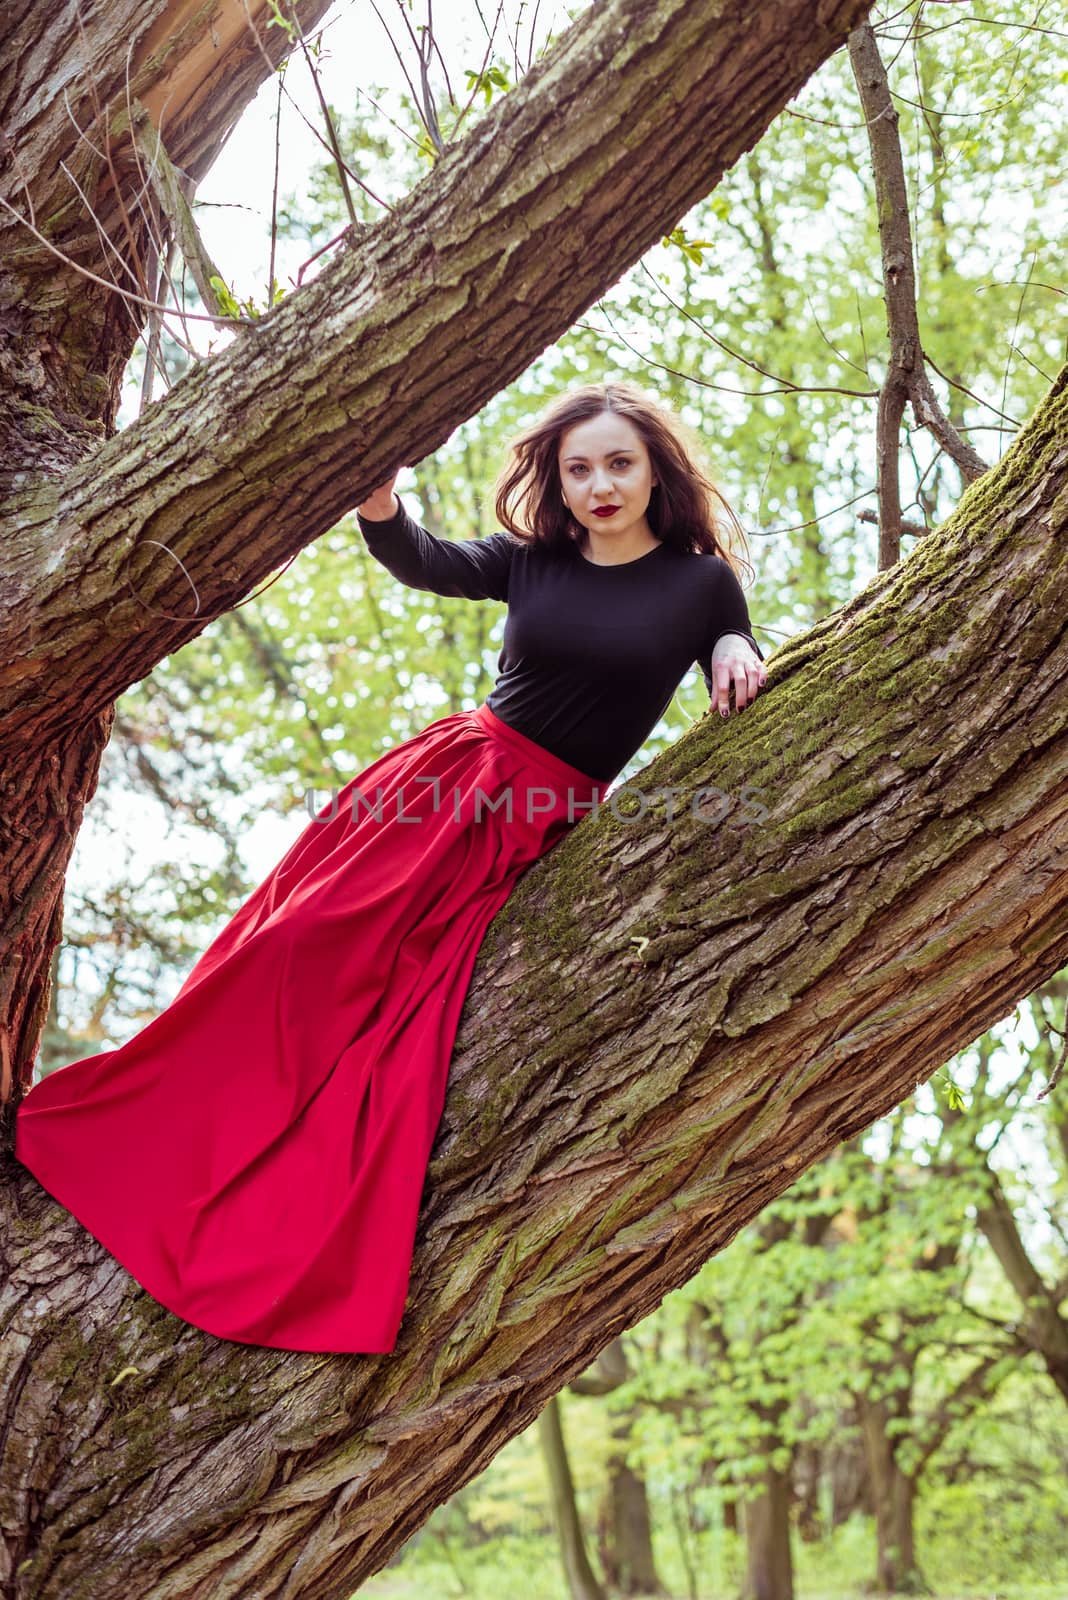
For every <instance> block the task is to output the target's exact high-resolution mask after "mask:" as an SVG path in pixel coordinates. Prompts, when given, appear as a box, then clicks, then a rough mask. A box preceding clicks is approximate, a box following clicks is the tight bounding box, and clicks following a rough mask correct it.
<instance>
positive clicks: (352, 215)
mask: <svg viewBox="0 0 1068 1600" xmlns="http://www.w3.org/2000/svg"><path fill="white" fill-rule="evenodd" d="M291 21H292V23H293V26H294V28H295V29H296V34H297V42H298V44H299V45H300V49H301V54H302V55H303V57H304V60H305V63H306V65H307V68H308V71H309V72H310V73H311V80H312V83H313V84H314V86H315V95H316V98H317V100H318V101H319V110H320V111H321V112H322V114H323V121H324V122H325V123H326V135H327V139H328V141H329V146H330V154H331V155H332V156H333V158H334V166H335V168H336V169H337V176H338V182H339V183H340V185H341V194H342V197H343V199H344V201H345V209H346V211H347V212H348V214H349V222H350V223H351V224H352V226H353V227H354V228H357V229H359V228H362V227H363V223H362V222H361V221H360V219H359V217H358V216H357V215H356V207H355V206H354V205H353V203H352V191H351V189H350V188H349V180H348V168H347V167H346V165H345V158H344V157H343V156H342V154H341V145H340V143H339V141H338V136H337V129H336V128H335V127H334V119H333V117H332V116H331V115H330V107H329V106H328V105H327V103H326V96H325V95H324V93H323V85H322V80H321V79H320V77H319V71H318V68H317V67H316V66H315V63H314V62H313V61H312V58H311V51H310V50H309V49H308V45H307V41H306V40H305V38H304V29H303V28H302V27H301V25H300V20H299V18H298V17H297V15H296V11H295V10H294V11H293V14H292V17H291ZM267 300H268V305H269V304H270V295H268V297H267Z"/></svg>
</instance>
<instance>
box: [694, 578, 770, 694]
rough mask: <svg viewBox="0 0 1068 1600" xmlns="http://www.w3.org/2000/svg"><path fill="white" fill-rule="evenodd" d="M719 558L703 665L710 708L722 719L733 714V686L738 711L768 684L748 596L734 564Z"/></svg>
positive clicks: (702, 658)
mask: <svg viewBox="0 0 1068 1600" xmlns="http://www.w3.org/2000/svg"><path fill="white" fill-rule="evenodd" d="M715 559H716V583H715V588H714V592H713V595H712V603H711V605H710V613H711V614H710V619H709V637H708V643H707V645H706V647H705V648H706V652H707V653H706V654H705V655H703V656H702V657H701V660H700V666H701V670H702V672H703V673H704V677H705V683H706V684H707V685H708V697H709V701H710V709H712V710H718V711H719V714H720V716H721V717H725V716H727V715H729V712H730V687H731V683H732V682H733V684H734V703H735V707H736V709H737V710H738V711H741V710H743V709H744V708H745V706H747V705H749V704H750V703H751V702H752V701H753V700H755V699H756V697H757V694H758V693H759V691H760V690H761V689H762V688H763V687H764V684H765V683H766V682H767V677H768V673H767V668H766V667H765V666H764V656H763V653H762V652H761V649H760V646H759V645H758V644H757V642H756V640H755V639H754V638H753V635H752V633H751V632H750V631H749V629H750V622H749V607H748V606H747V605H746V603H745V593H744V591H743V589H742V586H741V584H740V583H739V582H738V579H737V577H736V576H735V573H734V571H733V569H732V568H731V567H730V565H729V564H728V563H727V562H726V561H724V560H723V558H722V557H718V558H715Z"/></svg>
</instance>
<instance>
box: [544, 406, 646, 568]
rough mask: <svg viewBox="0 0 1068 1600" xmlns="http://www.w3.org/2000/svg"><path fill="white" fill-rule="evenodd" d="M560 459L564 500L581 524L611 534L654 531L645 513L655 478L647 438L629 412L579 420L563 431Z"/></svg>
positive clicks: (608, 412) (613, 535) (614, 536)
mask: <svg viewBox="0 0 1068 1600" xmlns="http://www.w3.org/2000/svg"><path fill="white" fill-rule="evenodd" d="M556 459H557V465H558V467H559V470H560V483H561V486H562V488H563V494H564V500H565V502H566V504H567V505H568V507H569V508H570V511H571V514H572V516H573V517H574V519H575V521H576V522H577V523H578V524H579V526H580V527H582V528H586V529H590V528H593V529H595V530H596V531H597V532H598V533H600V532H601V531H602V530H603V531H604V532H605V533H607V534H611V536H612V538H613V539H615V538H618V537H621V536H622V535H623V534H625V533H627V532H628V531H629V530H632V529H635V530H640V531H644V532H645V533H647V534H650V535H651V533H652V530H651V529H650V527H649V524H648V521H647V519H646V515H645V513H646V511H647V509H648V506H649V496H650V494H651V492H652V489H653V485H654V484H655V483H656V477H655V475H654V473H653V469H652V462H651V461H650V459H649V451H648V449H647V448H646V445H645V442H644V440H643V439H642V436H641V434H640V433H639V432H638V430H637V428H636V427H635V426H634V424H633V423H632V422H629V421H628V420H627V418H626V417H621V416H618V415H617V414H616V413H615V412H614V411H602V412H601V413H600V415H599V416H596V417H587V419H586V421H585V422H576V423H575V425H574V426H573V427H571V428H567V429H566V430H565V431H564V432H563V433H562V434H561V435H560V443H559V447H558V449H557V457H556ZM610 508H611V509H610Z"/></svg>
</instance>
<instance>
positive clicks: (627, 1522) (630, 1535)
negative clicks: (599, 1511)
mask: <svg viewBox="0 0 1068 1600" xmlns="http://www.w3.org/2000/svg"><path fill="white" fill-rule="evenodd" d="M614 1432H615V1436H616V1438H617V1440H618V1441H619V1444H620V1447H621V1448H620V1451H619V1453H618V1454H615V1455H613V1456H612V1457H611V1458H610V1460H609V1463H608V1528H607V1532H608V1538H607V1539H606V1540H605V1548H604V1551H603V1555H602V1565H603V1567H604V1569H605V1577H606V1578H607V1580H608V1582H609V1583H610V1585H611V1587H612V1590H613V1592H614V1593H616V1594H621V1595H657V1594H665V1593H666V1590H665V1588H664V1585H663V1584H662V1583H661V1582H660V1576H659V1574H658V1572H657V1570H656V1558H655V1556H654V1555H653V1525H652V1518H651V1517H650V1515H649V1496H648V1493H647V1491H646V1487H645V1479H644V1478H643V1477H641V1476H640V1475H639V1474H638V1473H637V1472H635V1471H634V1468H633V1467H630V1466H628V1465H627V1462H626V1459H625V1457H624V1455H623V1447H625V1445H626V1442H627V1440H628V1438H629V1435H630V1422H629V1420H628V1419H626V1418H624V1419H622V1420H621V1422H620V1424H619V1425H618V1426H617V1427H616V1429H615V1430H614Z"/></svg>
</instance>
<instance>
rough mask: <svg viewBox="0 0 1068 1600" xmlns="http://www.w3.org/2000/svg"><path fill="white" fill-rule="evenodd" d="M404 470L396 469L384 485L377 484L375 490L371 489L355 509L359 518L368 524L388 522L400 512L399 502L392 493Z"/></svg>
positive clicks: (401, 468)
mask: <svg viewBox="0 0 1068 1600" xmlns="http://www.w3.org/2000/svg"><path fill="white" fill-rule="evenodd" d="M404 470H405V469H404V468H403V467H398V468H397V470H396V472H394V473H393V475H392V477H389V478H387V479H386V481H385V483H381V484H379V486H378V488H377V489H372V491H371V493H370V494H369V495H368V496H367V499H366V500H361V502H360V504H359V505H358V506H357V507H356V510H357V511H358V512H359V514H360V516H361V517H366V518H367V520H368V522H388V521H389V520H390V518H391V517H395V516H396V515H397V512H398V511H399V510H400V501H399V500H398V499H397V496H396V495H395V494H394V493H393V485H394V484H395V483H396V481H397V479H398V478H399V477H400V474H401V473H402V472H403V471H404Z"/></svg>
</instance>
